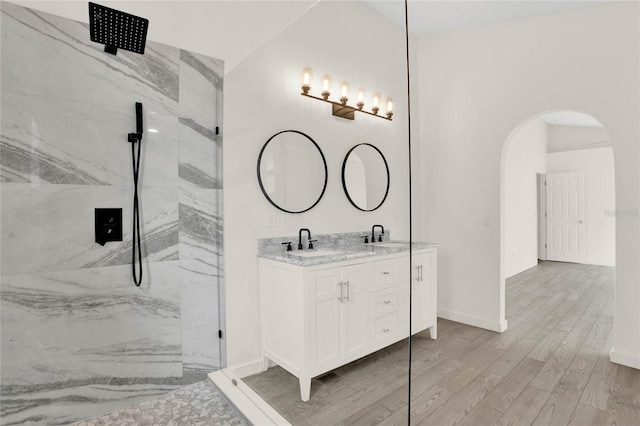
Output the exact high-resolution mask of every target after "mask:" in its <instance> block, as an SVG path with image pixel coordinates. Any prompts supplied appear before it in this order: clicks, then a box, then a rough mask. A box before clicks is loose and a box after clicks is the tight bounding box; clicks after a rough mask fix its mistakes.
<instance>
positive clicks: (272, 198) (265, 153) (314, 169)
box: [258, 130, 327, 213]
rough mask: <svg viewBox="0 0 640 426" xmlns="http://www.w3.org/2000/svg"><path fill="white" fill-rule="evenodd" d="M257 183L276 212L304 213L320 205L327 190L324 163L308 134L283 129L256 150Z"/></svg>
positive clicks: (316, 146) (318, 148) (320, 151)
mask: <svg viewBox="0 0 640 426" xmlns="http://www.w3.org/2000/svg"><path fill="white" fill-rule="evenodd" d="M258 184H259V185H260V189H261V190H262V193H263V194H264V196H265V197H266V199H267V200H269V202H270V203H271V204H272V205H273V206H274V207H276V208H277V209H279V210H282V211H283V212H286V213H304V212H306V211H309V210H311V209H312V208H313V207H315V206H316V204H318V203H319V202H320V200H321V199H322V196H323V195H324V192H325V190H326V189H327V161H326V159H325V158H324V154H323V153H322V150H321V149H320V147H319V146H318V144H317V143H316V142H315V141H314V140H313V139H312V138H311V137H310V136H309V135H307V134H305V133H302V132H300V131H298V130H283V131H281V132H278V133H276V134H275V135H273V136H271V137H270V138H269V140H268V141H267V142H266V143H265V144H264V145H263V146H262V149H261V150H260V155H258Z"/></svg>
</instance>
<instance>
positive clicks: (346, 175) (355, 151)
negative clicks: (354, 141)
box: [342, 143, 390, 212]
mask: <svg viewBox="0 0 640 426" xmlns="http://www.w3.org/2000/svg"><path fill="white" fill-rule="evenodd" d="M389 183H390V178H389V165H388V164H387V160H386V158H384V155H383V154H382V152H381V151H380V150H379V149H378V148H376V147H375V146H373V145H371V144H369V143H361V144H358V145H356V146H354V147H353V148H351V149H350V150H349V152H348V153H347V155H346V156H345V157H344V162H343V163H342V187H343V188H344V193H345V195H346V196H347V198H348V199H349V202H351V204H353V206H354V207H355V208H357V209H358V210H362V211H365V212H371V211H374V210H376V209H378V208H379V207H380V206H381V205H382V204H383V203H384V202H385V200H386V199H387V195H389Z"/></svg>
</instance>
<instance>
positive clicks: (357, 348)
mask: <svg viewBox="0 0 640 426" xmlns="http://www.w3.org/2000/svg"><path fill="white" fill-rule="evenodd" d="M368 277H369V265H367V264H361V265H352V266H347V267H345V268H343V270H342V280H343V292H344V297H343V299H342V309H343V311H342V318H343V320H344V324H343V340H342V342H343V346H342V347H343V355H344V361H351V360H353V359H356V358H360V357H361V356H363V355H366V354H367V353H368V352H369V346H370V345H369V339H368V336H369V333H368V330H369V327H370V322H371V320H370V318H371V317H370V315H371V304H370V303H369V278H368Z"/></svg>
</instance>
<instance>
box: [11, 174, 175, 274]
mask: <svg viewBox="0 0 640 426" xmlns="http://www.w3.org/2000/svg"><path fill="white" fill-rule="evenodd" d="M177 192H178V190H177V189H170V188H143V189H142V190H141V191H140V199H141V207H140V213H141V225H142V226H141V231H142V232H141V233H142V237H143V241H142V247H143V257H144V258H143V260H144V261H145V262H160V261H167V260H176V259H177V258H178V209H177V208H178V193H177ZM1 197H2V217H1V225H2V236H1V244H2V273H3V275H5V276H6V275H13V274H25V273H34V272H42V271H54V270H69V269H79V268H91V267H99V266H112V265H124V264H128V263H130V262H131V235H132V232H131V231H132V230H131V224H132V197H133V190H132V188H130V187H128V186H127V187H111V186H100V187H96V186H78V185H30V184H3V185H2V193H1ZM96 207H108V208H117V207H122V208H123V213H122V215H123V217H122V221H123V241H122V242H109V243H107V244H106V245H105V246H100V245H98V244H96V243H95V233H94V209H95V208H96Z"/></svg>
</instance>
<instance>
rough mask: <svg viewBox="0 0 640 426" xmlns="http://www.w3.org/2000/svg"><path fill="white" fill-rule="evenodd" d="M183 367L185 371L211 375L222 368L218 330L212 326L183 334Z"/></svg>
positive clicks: (194, 329) (185, 331)
mask: <svg viewBox="0 0 640 426" xmlns="http://www.w3.org/2000/svg"><path fill="white" fill-rule="evenodd" d="M182 333H183V334H182V365H183V368H184V370H191V371H201V372H203V373H205V372H206V373H210V372H212V371H215V370H219V369H220V368H221V365H220V363H221V361H220V350H221V345H220V339H219V338H218V329H217V328H213V327H212V326H210V325H206V326H200V327H196V328H192V329H188V330H184V331H183V332H182Z"/></svg>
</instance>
